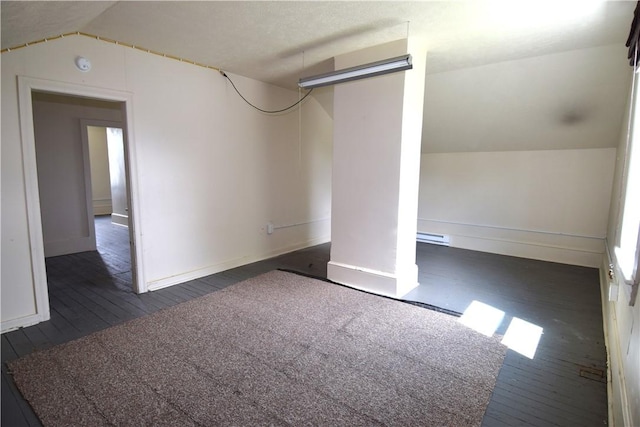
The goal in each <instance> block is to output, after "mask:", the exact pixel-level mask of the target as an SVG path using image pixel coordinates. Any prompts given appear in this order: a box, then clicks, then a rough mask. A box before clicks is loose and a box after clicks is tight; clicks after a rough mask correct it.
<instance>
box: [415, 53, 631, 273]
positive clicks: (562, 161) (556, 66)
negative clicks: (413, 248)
mask: <svg viewBox="0 0 640 427" xmlns="http://www.w3.org/2000/svg"><path fill="white" fill-rule="evenodd" d="M625 57H626V53H625V49H624V48H623V47H620V46H603V47H598V48H592V49H582V50H575V51H569V52H563V53H558V54H553V55H545V56H540V57H535V58H527V59H522V60H516V61H508V62H502V63H497V64H490V65H485V66H481V67H474V68H467V69H460V70H455V71H450V72H444V73H438V74H428V75H427V81H426V88H425V123H424V128H423V147H422V151H423V155H422V167H421V170H422V173H421V181H420V206H419V214H418V217H419V221H418V229H419V231H423V232H430V233H437V234H449V235H451V245H452V246H457V247H462V248H467V249H474V250H481V251H487V252H495V253H501V254H507V255H514V256H521V257H527V258H534V259H542V260H548V261H555V262H562V263H568V264H577V265H586V266H592V267H599V266H600V262H601V259H602V254H603V252H604V247H605V246H604V238H605V236H606V224H607V215H608V205H609V200H610V195H611V185H612V179H613V171H614V161H615V160H614V159H615V147H616V146H617V138H618V134H619V129H620V124H621V121H622V116H623V113H624V99H625V97H626V95H625V94H626V91H627V90H628V88H629V83H630V80H629V75H628V73H626V70H627V65H626V61H625V60H624V58H625Z"/></svg>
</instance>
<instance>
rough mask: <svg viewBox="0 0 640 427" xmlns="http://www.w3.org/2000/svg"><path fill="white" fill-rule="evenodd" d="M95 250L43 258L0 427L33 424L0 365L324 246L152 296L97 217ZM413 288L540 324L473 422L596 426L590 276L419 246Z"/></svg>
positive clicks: (600, 385) (603, 416)
mask: <svg viewBox="0 0 640 427" xmlns="http://www.w3.org/2000/svg"><path fill="white" fill-rule="evenodd" d="M96 229H97V235H98V251H97V252H85V253H80V254H74V255H67V256H61V257H54V258H49V259H47V260H46V265H47V276H48V281H49V297H50V303H51V320H49V321H47V322H43V323H40V324H38V325H35V326H32V327H28V328H22V329H19V330H17V331H13V332H8V333H5V334H3V335H2V425H3V426H38V425H40V423H39V421H38V419H37V417H36V416H35V415H34V413H33V411H32V410H31V408H30V407H29V405H28V404H27V403H26V402H25V401H24V400H23V399H22V397H21V395H20V393H19V391H17V389H16V387H15V385H14V384H13V381H12V379H11V376H10V374H9V373H8V372H7V368H6V364H5V362H6V361H8V360H11V359H14V358H17V357H20V356H23V355H25V354H28V353H31V352H33V351H36V350H39V349H43V348H47V347H51V346H53V345H56V344H60V343H63V342H67V341H70V340H73V339H75V338H79V337H81V336H84V335H87V334H90V333H92V332H94V331H97V330H100V329H103V328H107V327H109V326H111V325H115V324H118V323H121V322H124V321H126V320H129V319H133V318H136V317H139V316H144V315H146V314H149V313H153V312H154V311H157V310H160V309H162V308H165V307H169V306H172V305H175V304H178V303H180V302H183V301H187V300H189V299H192V298H196V297H198V296H201V295H205V294H207V293H210V292H215V291H216V290H219V289H222V288H224V287H226V286H229V285H231V284H233V283H236V282H239V281H242V280H244V279H247V278H249V277H253V276H255V275H258V274H260V273H263V272H267V271H270V270H273V269H276V268H283V269H290V270H295V271H299V272H301V273H305V274H310V275H313V276H317V277H326V271H327V269H326V264H327V262H328V260H329V251H330V245H329V244H325V245H319V246H315V247H312V248H308V249H303V250H300V251H296V252H293V253H290V254H287V255H283V256H280V257H277V258H273V259H269V260H266V261H261V262H258V263H254V264H250V265H246V266H243V267H239V268H235V269H232V270H228V271H225V272H222V273H218V274H214V275H211V276H208V277H204V278H201V279H197V280H192V281H190V282H187V283H183V284H180V285H176V286H173V287H170V288H166V289H162V290H159V291H155V292H151V293H147V294H142V295H136V294H134V293H133V292H132V290H131V271H130V261H129V259H130V257H129V246H128V233H127V230H126V229H125V228H122V227H118V226H114V225H112V224H111V223H110V222H109V219H108V217H100V218H97V220H96ZM417 264H418V266H419V271H420V273H419V274H420V277H419V278H420V286H419V287H418V288H416V289H414V290H413V291H412V292H410V293H409V294H408V295H407V296H406V297H405V298H406V299H408V300H412V301H417V302H422V303H427V304H431V305H435V306H438V307H442V308H446V309H449V310H454V311H457V312H463V311H464V310H465V309H466V308H467V306H468V305H469V304H470V303H471V301H473V300H477V301H480V302H483V303H485V304H489V305H491V306H493V307H495V308H498V309H500V310H502V311H504V312H505V318H504V320H503V322H502V324H501V325H500V327H499V328H498V333H500V334H504V332H505V331H506V328H507V326H508V325H509V322H510V321H511V319H512V318H514V317H517V318H520V319H523V320H526V321H528V322H531V323H533V324H535V325H538V326H540V327H542V328H543V330H544V333H543V335H542V338H541V340H540V343H539V346H538V348H537V351H536V354H535V357H534V358H533V359H529V358H527V357H525V356H521V355H520V354H518V353H516V352H515V351H512V350H509V351H508V353H507V357H506V358H505V361H504V365H503V367H502V369H501V371H500V374H499V376H498V381H497V384H496V387H495V389H494V392H493V395H492V398H491V402H490V403H489V406H488V408H487V412H486V414H485V417H484V420H483V425H484V426H521V425H534V426H602V425H606V424H607V393H606V374H605V372H606V354H605V348H604V337H603V329H602V313H601V305H600V291H599V275H598V270H597V269H591V268H584V267H575V266H568V265H562V264H555V263H549V262H542V261H533V260H526V259H522V258H515V257H507V256H500V255H493V254H486V253H480V252H473V251H467V250H461V249H455V248H447V247H442V246H433V245H427V244H418V251H417Z"/></svg>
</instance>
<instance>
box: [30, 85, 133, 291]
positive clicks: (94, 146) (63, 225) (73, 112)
mask: <svg viewBox="0 0 640 427" xmlns="http://www.w3.org/2000/svg"><path fill="white" fill-rule="evenodd" d="M31 101H32V113H33V130H34V145H35V154H36V163H37V180H38V189H39V205H40V209H39V210H40V217H41V223H42V238H43V246H44V258H45V262H46V266H47V283H48V286H51V284H52V282H53V281H54V280H60V279H61V278H62V277H64V278H65V279H63V280H67V281H70V280H76V279H72V277H74V276H69V275H63V276H61V274H60V273H61V272H60V271H57V269H55V268H51V267H52V265H60V260H57V261H56V260H53V259H54V258H55V257H67V260H66V261H65V263H67V264H68V265H69V270H71V269H73V270H80V271H84V273H83V274H84V277H85V279H86V280H88V281H94V282H95V283H96V284H103V285H104V282H105V280H109V283H112V284H117V285H118V287H119V288H121V289H122V286H123V284H127V285H126V286H128V290H132V289H133V290H134V291H137V286H136V281H135V278H136V275H135V271H136V269H135V252H134V251H135V245H134V244H133V242H134V235H133V233H132V230H133V226H132V223H131V216H130V214H129V213H130V209H129V206H130V200H131V193H130V190H129V189H130V185H129V183H128V182H129V173H128V170H129V166H128V156H127V152H128V147H127V138H126V132H125V131H124V130H125V129H126V105H125V103H124V102H121V101H110V100H102V99H96V98H86V97H80V96H73V95H67V94H60V93H51V92H41V91H32V93H31ZM113 227H116V228H119V230H116V229H113ZM70 257H71V258H70ZM69 260H72V262H71V263H69ZM90 272H93V273H95V275H94V276H90ZM54 276H55V279H54Z"/></svg>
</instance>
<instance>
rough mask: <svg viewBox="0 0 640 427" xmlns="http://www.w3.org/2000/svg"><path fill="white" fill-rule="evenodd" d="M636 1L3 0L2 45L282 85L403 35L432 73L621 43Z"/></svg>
mask: <svg viewBox="0 0 640 427" xmlns="http://www.w3.org/2000/svg"><path fill="white" fill-rule="evenodd" d="M634 7H635V2H628V1H611V2H599V1H593V0H580V1H576V0H556V1H549V0H540V1H527V2H524V1H522V2H521V1H513V0H511V1H506V0H505V1H460V2H454V1H420V2H395V1H371V2H369V1H363V2H355V1H336V2H325V1H291V2H289V1H256V2H253V1H172V2H168V1H167V2H164V1H163V2H154V1H108V2H102V1H69V2H58V1H42V2H39V1H34V2H32V1H17V2H11V1H3V2H2V9H1V13H2V33H1V36H2V48H3V49H4V48H11V47H15V46H20V45H22V44H24V43H29V42H33V41H37V40H41V39H44V38H48V37H54V36H57V35H60V34H64V33H69V32H76V31H79V32H84V33H89V34H92V35H96V36H100V37H105V38H109V39H113V40H117V41H120V42H125V43H129V44H134V45H137V46H142V47H145V48H147V49H150V50H153V51H158V52H162V53H166V54H169V55H173V56H178V57H182V58H185V59H189V60H192V61H196V62H199V63H203V64H206V65H211V66H214V67H218V68H222V69H225V70H227V71H230V72H233V73H236V74H241V75H244V76H247V77H252V78H255V79H258V80H261V81H264V82H269V83H273V84H277V85H280V86H283V87H292V88H293V87H295V85H296V82H297V81H298V79H299V78H300V77H301V76H302V75H304V74H305V70H307V71H306V72H307V74H308V71H309V70H310V69H313V68H314V67H316V66H318V64H322V63H324V62H326V61H327V60H330V58H332V57H334V56H336V55H339V54H342V53H346V52H350V51H353V50H357V49H360V48H364V47H368V46H373V45H376V44H381V43H385V42H388V41H392V40H396V39H399V38H403V37H406V36H407V34H408V35H410V36H412V37H423V38H425V39H426V40H427V41H428V45H429V63H428V73H437V72H441V71H447V70H452V69H459V68H465V67H471V66H477V65H483V64H489V63H496V62H501V61H507V60H512V59H521V58H527V57H533V56H540V55H544V54H549V53H554V52H561V51H568V50H573V49H580V48H587V47H593V46H602V45H608V44H614V43H624V41H625V40H626V36H627V32H628V28H629V25H630V21H631V18H632V16H633V9H634Z"/></svg>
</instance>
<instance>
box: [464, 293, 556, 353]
mask: <svg viewBox="0 0 640 427" xmlns="http://www.w3.org/2000/svg"><path fill="white" fill-rule="evenodd" d="M504 316H505V312H504V311H502V310H499V309H497V308H495V307H492V306H490V305H488V304H485V303H483V302H480V301H475V300H474V301H472V302H471V304H469V307H467V309H466V310H465V311H464V313H463V314H462V316H461V317H460V319H459V320H458V322H460V323H462V324H463V325H465V326H467V327H468V328H471V329H473V330H474V331H477V332H479V333H481V334H483V335H486V336H488V337H491V336H493V334H494V333H495V332H496V331H497V330H498V328H499V327H500V324H501V323H502V320H503V319H504ZM542 332H543V329H542V327H540V326H538V325H534V324H533V323H529V322H527V321H526V320H522V319H519V318H517V317H514V318H513V319H511V323H510V324H509V327H508V328H507V332H506V333H505V334H504V337H503V338H502V341H501V343H502V344H503V345H505V346H507V347H509V348H510V349H511V350H513V351H515V352H518V353H520V354H522V355H523V356H526V357H528V358H529V359H533V357H534V356H535V354H536V349H537V348H538V343H539V342H540V337H541V336H542Z"/></svg>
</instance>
